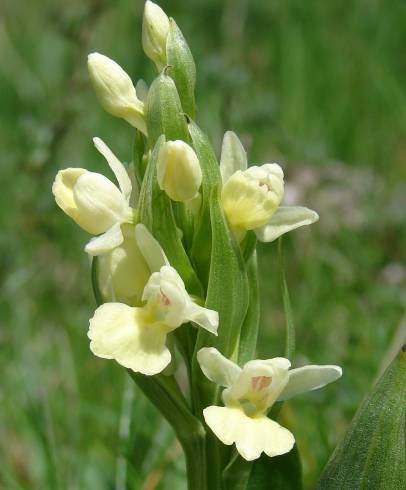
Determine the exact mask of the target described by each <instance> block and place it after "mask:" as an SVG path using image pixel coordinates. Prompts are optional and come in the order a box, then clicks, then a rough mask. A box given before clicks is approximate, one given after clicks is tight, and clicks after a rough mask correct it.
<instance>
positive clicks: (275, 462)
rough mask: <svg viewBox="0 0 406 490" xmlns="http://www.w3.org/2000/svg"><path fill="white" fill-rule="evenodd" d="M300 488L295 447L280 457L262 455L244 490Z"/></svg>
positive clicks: (296, 489)
mask: <svg viewBox="0 0 406 490" xmlns="http://www.w3.org/2000/svg"><path fill="white" fill-rule="evenodd" d="M301 488H302V469H301V464H300V458H299V452H298V450H297V446H296V445H295V446H294V448H293V449H292V451H290V452H289V453H287V454H283V455H282V456H275V457H273V458H269V457H268V456H266V455H264V454H263V455H262V456H261V457H260V458H259V459H257V460H256V461H254V464H253V465H252V469H251V475H250V478H249V481H248V485H247V488H246V490H300V489H301ZM348 490H350V487H348ZM351 490H352V489H351Z"/></svg>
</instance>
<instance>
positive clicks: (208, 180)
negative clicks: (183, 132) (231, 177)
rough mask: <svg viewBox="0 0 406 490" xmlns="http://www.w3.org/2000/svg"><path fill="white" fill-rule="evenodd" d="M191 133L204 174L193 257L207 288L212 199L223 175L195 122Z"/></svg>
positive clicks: (190, 128) (191, 126) (191, 124)
mask: <svg viewBox="0 0 406 490" xmlns="http://www.w3.org/2000/svg"><path fill="white" fill-rule="evenodd" d="M189 133H190V136H191V138H192V142H193V147H194V150H195V152H196V155H197V158H198V159H199V162H200V167H201V169H202V174H203V181H202V187H201V193H202V204H201V207H200V211H199V216H198V217H197V222H196V225H195V233H194V237H193V243H192V248H191V257H192V260H193V263H194V264H195V266H196V269H197V273H198V275H199V277H200V280H201V281H202V282H203V284H204V285H205V286H207V282H208V277H209V268H210V260H211V235H212V227H211V224H210V197H211V193H212V190H213V189H214V187H215V186H217V185H219V186H220V185H221V175H220V169H219V165H218V162H217V159H216V155H215V154H214V151H213V148H212V146H211V144H210V142H209V140H208V138H207V136H206V135H205V134H204V133H203V132H202V131H201V129H200V128H199V127H198V126H197V125H196V124H195V123H194V122H193V121H191V122H190V124H189Z"/></svg>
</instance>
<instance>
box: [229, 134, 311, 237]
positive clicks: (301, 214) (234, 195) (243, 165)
mask: <svg viewBox="0 0 406 490" xmlns="http://www.w3.org/2000/svg"><path fill="white" fill-rule="evenodd" d="M220 171H221V176H222V180H223V190H222V196H221V199H222V203H223V209H224V213H225V215H226V217H227V219H228V222H229V223H230V226H231V227H232V229H233V230H234V232H235V235H236V237H237V238H238V239H239V240H241V239H242V238H243V236H244V235H245V233H246V231H247V230H253V231H254V232H255V234H256V236H257V238H258V240H260V241H262V242H271V241H273V240H275V239H276V238H278V237H280V236H281V235H283V234H284V233H287V232H288V231H291V230H294V229H295V228H298V227H300V226H304V225H310V224H311V223H314V222H315V221H317V220H318V219H319V216H318V214H317V213H316V212H315V211H312V210H311V209H308V208H305V207H303V206H280V203H281V201H282V198H283V193H284V181H283V171H282V169H281V167H280V166H279V165H278V164H277V163H267V164H265V165H261V166H252V167H250V168H248V166H247V155H246V152H245V150H244V147H243V146H242V144H241V142H240V140H239V139H238V137H237V135H236V134H235V133H233V132H232V131H227V132H226V133H225V135H224V139H223V146H222V151H221V160H220Z"/></svg>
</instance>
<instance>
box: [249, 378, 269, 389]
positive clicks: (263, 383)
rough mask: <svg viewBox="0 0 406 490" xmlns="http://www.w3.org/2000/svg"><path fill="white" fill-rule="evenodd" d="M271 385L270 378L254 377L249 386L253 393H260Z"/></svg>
mask: <svg viewBox="0 0 406 490" xmlns="http://www.w3.org/2000/svg"><path fill="white" fill-rule="evenodd" d="M271 383H272V376H254V377H253V378H251V384H252V387H253V389H254V390H255V391H261V390H263V389H264V388H267V387H268V386H269V385H270V384H271Z"/></svg>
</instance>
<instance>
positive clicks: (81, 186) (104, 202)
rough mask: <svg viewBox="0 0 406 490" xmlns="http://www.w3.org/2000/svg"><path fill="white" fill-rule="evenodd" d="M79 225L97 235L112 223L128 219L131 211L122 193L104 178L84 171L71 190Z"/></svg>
mask: <svg viewBox="0 0 406 490" xmlns="http://www.w3.org/2000/svg"><path fill="white" fill-rule="evenodd" d="M73 199H74V201H75V203H76V206H77V208H78V217H79V218H80V221H81V223H80V225H81V226H82V228H84V229H85V230H86V231H88V232H89V233H91V234H92V235H99V234H100V233H104V232H105V231H107V230H108V229H109V228H111V227H112V226H113V225H114V224H115V223H120V222H123V221H126V220H129V219H130V215H131V210H130V208H129V206H128V203H127V201H126V199H125V198H124V196H123V194H122V193H121V192H120V191H119V189H118V187H116V186H115V185H114V184H113V183H112V182H111V181H110V180H109V179H108V178H107V177H105V176H104V175H101V174H98V173H94V172H86V173H84V174H82V175H81V176H80V177H79V178H78V179H77V181H76V183H75V185H74V187H73Z"/></svg>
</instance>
